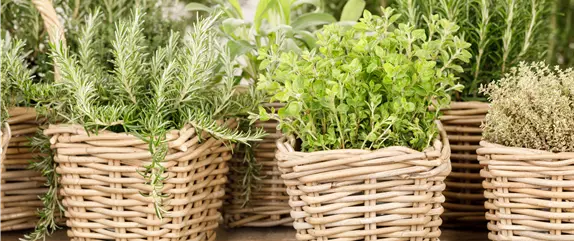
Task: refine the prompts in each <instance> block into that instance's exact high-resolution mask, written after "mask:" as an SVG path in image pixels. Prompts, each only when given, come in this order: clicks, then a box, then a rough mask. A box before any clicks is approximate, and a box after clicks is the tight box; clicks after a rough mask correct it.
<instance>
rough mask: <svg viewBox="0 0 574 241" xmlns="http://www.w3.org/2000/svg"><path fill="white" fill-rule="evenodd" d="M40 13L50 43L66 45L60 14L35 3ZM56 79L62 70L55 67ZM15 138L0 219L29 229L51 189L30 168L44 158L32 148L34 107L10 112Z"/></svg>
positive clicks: (41, 1)
mask: <svg viewBox="0 0 574 241" xmlns="http://www.w3.org/2000/svg"><path fill="white" fill-rule="evenodd" d="M32 3H33V4H34V6H35V7H36V9H37V10H38V12H39V13H40V15H41V17H42V20H43V22H44V26H45V28H46V31H47V33H48V36H49V38H50V42H52V43H56V42H62V43H64V42H65V39H64V30H63V29H64V28H63V26H62V24H61V23H60V22H59V20H58V16H57V15H56V11H55V10H54V7H53V5H52V1H50V0H32ZM54 72H55V78H56V79H57V78H58V69H57V68H56V67H54ZM9 116H10V118H9V119H8V120H7V122H8V123H9V124H10V129H11V131H12V138H11V139H10V141H9V146H8V149H7V151H6V158H5V159H3V160H2V175H1V176H2V186H1V187H0V190H1V194H0V195H1V203H0V212H1V213H2V215H1V216H0V221H1V226H2V227H1V230H2V231H8V230H18V229H27V228H32V227H34V226H35V223H36V220H37V219H38V217H37V215H36V213H37V210H38V208H41V207H42V206H43V204H42V202H41V201H40V198H39V196H41V195H43V194H44V193H45V192H46V191H47V190H48V189H47V188H46V187H45V182H46V180H45V178H43V177H42V175H41V174H40V173H39V172H36V171H33V170H30V169H29V168H28V166H29V163H30V162H34V161H36V160H37V157H38V156H39V155H41V154H40V153H39V152H38V151H36V150H34V149H33V148H31V146H30V143H29V139H30V138H31V137H32V136H34V134H35V133H36V131H37V130H38V128H39V125H40V121H39V120H37V116H36V112H35V111H34V108H28V107H16V108H12V109H10V110H9Z"/></svg>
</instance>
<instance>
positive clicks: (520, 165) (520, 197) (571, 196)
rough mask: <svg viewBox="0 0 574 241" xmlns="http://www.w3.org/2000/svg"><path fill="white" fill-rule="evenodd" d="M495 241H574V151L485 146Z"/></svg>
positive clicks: (482, 156)
mask: <svg viewBox="0 0 574 241" xmlns="http://www.w3.org/2000/svg"><path fill="white" fill-rule="evenodd" d="M480 146H481V147H480V149H478V150H477V153H478V154H479V156H478V159H479V160H480V164H481V165H483V166H485V168H484V169H483V170H482V171H481V176H482V177H484V178H485V181H484V182H483V186H484V188H485V190H486V191H485V193H484V195H485V197H486V198H487V199H488V201H487V202H486V203H485V206H486V208H487V209H488V212H487V213H486V219H487V220H488V221H489V223H488V229H489V230H490V233H489V234H488V238H489V239H490V240H517V241H518V240H520V241H522V240H527V241H530V240H532V241H534V240H536V241H541V240H552V241H563V240H574V153H572V152H569V153H567V152H563V153H552V152H547V151H541V150H533V149H526V148H516V147H506V146H502V145H497V144H492V143H488V142H486V141H482V142H480Z"/></svg>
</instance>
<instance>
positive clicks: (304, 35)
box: [295, 30, 317, 49]
mask: <svg viewBox="0 0 574 241" xmlns="http://www.w3.org/2000/svg"><path fill="white" fill-rule="evenodd" d="M295 38H296V39H298V40H300V41H302V42H303V43H305V45H307V48H308V49H314V48H315V46H316V42H317V39H315V35H314V34H312V33H311V32H309V31H306V30H298V31H295Z"/></svg>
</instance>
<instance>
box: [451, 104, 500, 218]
mask: <svg viewBox="0 0 574 241" xmlns="http://www.w3.org/2000/svg"><path fill="white" fill-rule="evenodd" d="M488 109H489V105H488V103H484V102H476V101H474V102H453V103H452V104H451V105H450V107H449V108H448V109H445V110H442V113H443V116H442V117H441V122H442V123H443V125H444V129H445V130H446V133H447V136H448V141H449V143H450V149H451V155H450V161H451V164H452V172H451V173H450V174H449V176H448V177H447V178H446V181H445V183H446V189H445V191H444V192H443V194H444V196H445V197H446V201H445V202H444V204H443V206H444V208H445V211H444V214H443V215H442V218H443V219H444V222H445V226H448V227H460V226H475V227H486V220H485V218H484V213H485V212H486V209H485V208H484V202H485V201H486V199H485V198H484V194H483V192H484V189H483V188H482V181H483V180H484V179H483V178H482V177H481V176H480V170H481V169H482V166H481V165H480V163H479V162H478V160H477V155H476V149H478V148H479V147H480V146H479V142H480V140H481V139H482V129H481V127H480V126H481V124H482V122H484V118H485V116H486V113H487V112H488Z"/></svg>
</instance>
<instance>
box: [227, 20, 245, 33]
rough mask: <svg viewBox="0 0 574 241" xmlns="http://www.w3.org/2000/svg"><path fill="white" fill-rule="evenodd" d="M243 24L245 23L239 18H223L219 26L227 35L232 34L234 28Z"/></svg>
mask: <svg viewBox="0 0 574 241" xmlns="http://www.w3.org/2000/svg"><path fill="white" fill-rule="evenodd" d="M243 24H245V22H244V21H243V20H241V19H237V18H228V19H225V20H223V22H222V23H221V26H222V27H223V32H225V33H226V34H228V35H231V36H234V35H235V30H237V28H238V27H240V26H242V25H243Z"/></svg>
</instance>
